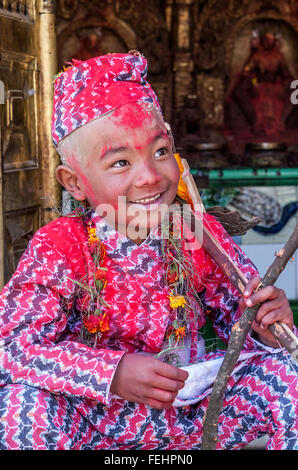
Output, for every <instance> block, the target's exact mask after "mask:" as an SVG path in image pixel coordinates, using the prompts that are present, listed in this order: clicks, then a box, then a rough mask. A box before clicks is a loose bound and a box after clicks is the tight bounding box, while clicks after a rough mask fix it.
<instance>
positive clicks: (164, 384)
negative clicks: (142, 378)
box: [151, 375, 185, 392]
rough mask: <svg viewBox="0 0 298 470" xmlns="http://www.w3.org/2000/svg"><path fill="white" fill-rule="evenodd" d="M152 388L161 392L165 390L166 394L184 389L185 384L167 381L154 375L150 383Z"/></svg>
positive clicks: (177, 381) (179, 381)
mask: <svg viewBox="0 0 298 470" xmlns="http://www.w3.org/2000/svg"><path fill="white" fill-rule="evenodd" d="M151 385H152V387H156V388H159V389H161V390H166V391H168V392H177V391H178V390H181V388H183V387H184V385H185V382H184V381H182V380H174V379H168V378H167V377H163V376H161V375H156V376H155V377H154V379H153V380H152V383H151Z"/></svg>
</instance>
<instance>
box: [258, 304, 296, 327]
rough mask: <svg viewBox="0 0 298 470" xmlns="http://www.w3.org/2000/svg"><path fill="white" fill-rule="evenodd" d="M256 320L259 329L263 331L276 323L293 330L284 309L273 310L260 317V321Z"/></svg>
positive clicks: (290, 320) (289, 318) (291, 322)
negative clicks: (278, 322)
mask: <svg viewBox="0 0 298 470" xmlns="http://www.w3.org/2000/svg"><path fill="white" fill-rule="evenodd" d="M256 320H257V323H258V325H259V326H260V328H263V329H264V328H268V326H269V325H272V323H275V322H277V321H280V322H282V323H285V324H287V325H288V327H289V328H290V329H292V328H293V321H292V319H291V317H290V315H289V313H288V309H286V308H285V307H280V308H277V309H275V310H272V311H270V312H268V313H266V314H264V315H262V318H261V319H260V320H259V319H257V318H256Z"/></svg>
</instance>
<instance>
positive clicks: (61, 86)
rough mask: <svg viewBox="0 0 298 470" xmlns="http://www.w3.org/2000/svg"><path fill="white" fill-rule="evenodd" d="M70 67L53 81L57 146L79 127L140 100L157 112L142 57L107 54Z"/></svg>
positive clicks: (54, 125)
mask: <svg viewBox="0 0 298 470" xmlns="http://www.w3.org/2000/svg"><path fill="white" fill-rule="evenodd" d="M73 64H74V65H73V66H71V67H69V68H68V69H65V70H64V72H62V73H61V74H59V75H58V76H57V78H56V80H55V92H54V109H53V117H52V138H53V142H54V144H55V145H56V146H57V145H58V143H59V142H60V141H61V140H62V139H63V138H64V137H66V136H67V135H68V134H70V133H71V132H72V131H74V130H75V129H77V128H78V127H80V126H83V125H84V124H86V123H87V122H89V121H92V120H93V119H96V118H97V117H99V116H102V115H103V114H106V113H107V112H109V111H112V110H113V109H116V108H118V107H120V106H122V105H124V104H128V103H132V102H136V101H140V102H144V103H151V104H153V105H155V106H156V107H157V108H158V109H159V110H160V106H159V103H158V99H157V97H156V94H155V93H154V91H153V90H152V88H151V86H150V85H149V83H148V82H147V81H146V76H147V60H146V59H145V57H143V56H142V55H141V54H139V53H137V52H134V53H128V54H107V55H104V56H100V57H93V58H92V59H89V60H86V61H84V62H82V61H78V60H74V61H73ZM160 111H161V110H160Z"/></svg>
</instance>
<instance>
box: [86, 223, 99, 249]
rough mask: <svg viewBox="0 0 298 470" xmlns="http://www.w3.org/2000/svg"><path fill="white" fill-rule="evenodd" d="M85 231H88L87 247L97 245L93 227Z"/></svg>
mask: <svg viewBox="0 0 298 470" xmlns="http://www.w3.org/2000/svg"><path fill="white" fill-rule="evenodd" d="M87 231H88V243H89V245H91V246H92V245H97V243H98V242H99V239H98V237H97V235H96V229H95V228H94V227H90V226H88V227H87Z"/></svg>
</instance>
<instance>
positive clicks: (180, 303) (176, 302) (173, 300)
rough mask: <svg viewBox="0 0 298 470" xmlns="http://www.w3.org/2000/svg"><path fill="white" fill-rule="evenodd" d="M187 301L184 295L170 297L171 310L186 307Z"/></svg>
mask: <svg viewBox="0 0 298 470" xmlns="http://www.w3.org/2000/svg"><path fill="white" fill-rule="evenodd" d="M185 304H186V300H185V297H183V295H170V305H171V308H178V307H185Z"/></svg>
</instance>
